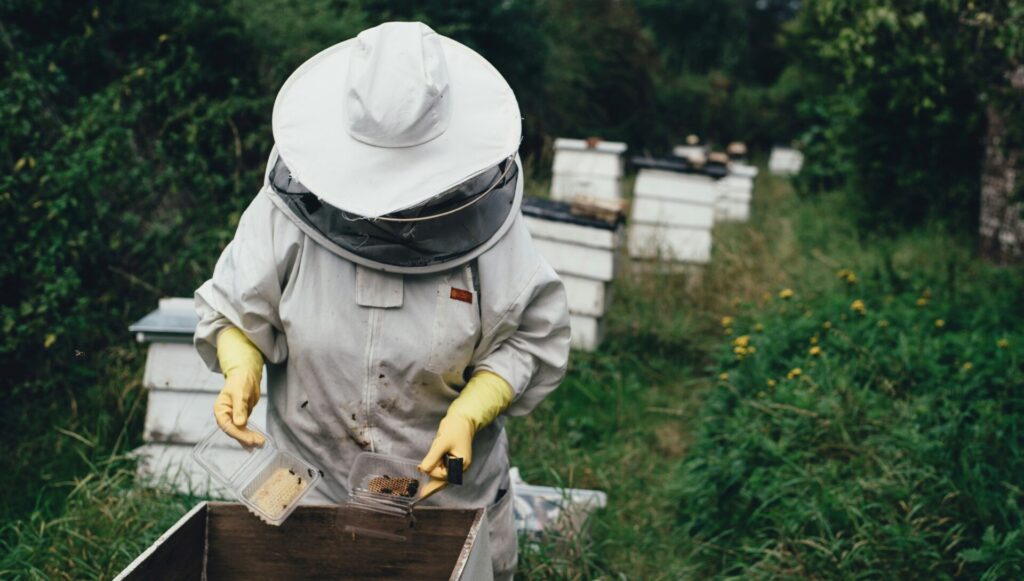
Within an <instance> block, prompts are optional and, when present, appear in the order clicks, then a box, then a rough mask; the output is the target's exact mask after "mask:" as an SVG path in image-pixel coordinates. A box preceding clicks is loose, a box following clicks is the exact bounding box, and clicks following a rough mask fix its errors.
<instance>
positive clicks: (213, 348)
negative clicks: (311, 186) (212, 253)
mask: <svg viewBox="0 0 1024 581" xmlns="http://www.w3.org/2000/svg"><path fill="white" fill-rule="evenodd" d="M301 247H302V236H301V233H300V232H299V231H298V229H297V228H295V227H294V225H292V224H291V223H290V222H288V220H287V218H286V217H285V216H283V215H282V214H281V212H280V211H279V210H278V209H277V208H276V207H274V204H273V202H271V201H270V199H269V198H267V195H266V194H265V193H263V192H261V193H260V194H259V195H257V196H256V198H255V199H254V200H253V201H252V203H251V204H250V205H249V207H248V208H246V210H245V212H244V213H243V214H242V217H241V219H240V220H239V223H238V229H237V230H236V231H235V236H234V238H233V239H232V240H231V242H230V243H228V245H227V246H226V247H225V248H224V252H223V253H222V254H221V255H220V258H219V259H218V260H217V265H216V266H215V267H214V270H213V276H212V277H211V278H210V280H208V281H206V282H205V283H203V285H202V286H200V287H199V289H198V290H196V292H195V306H196V313H197V314H198V315H199V325H198V326H197V327H196V333H195V338H194V341H195V346H196V350H197V351H198V352H199V355H200V357H202V359H203V361H204V362H205V363H206V365H207V366H208V367H209V368H210V369H211V370H213V371H218V372H219V371H220V364H219V363H218V362H217V335H218V334H219V333H220V332H221V330H223V329H224V328H226V327H228V326H234V327H237V328H238V329H240V330H241V331H242V332H243V333H245V335H246V337H248V338H249V340H250V341H252V342H253V344H254V345H256V347H257V348H258V349H259V350H260V352H261V353H262V354H263V358H264V359H266V361H267V362H268V363H281V362H283V361H284V360H285V359H287V357H288V341H287V337H286V336H285V333H284V328H283V325H282V323H281V317H280V314H279V311H278V307H279V305H280V302H281V294H282V292H283V291H284V288H285V285H286V284H287V278H288V275H289V273H290V271H291V269H292V267H293V265H294V264H295V263H296V262H297V258H298V255H299V253H300V251H301Z"/></svg>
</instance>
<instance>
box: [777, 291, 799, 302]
mask: <svg viewBox="0 0 1024 581" xmlns="http://www.w3.org/2000/svg"><path fill="white" fill-rule="evenodd" d="M794 294H795V293H793V289H791V288H784V289H782V290H781V291H779V298H780V299H782V300H784V301H785V300H789V299H791V298H793V295H794Z"/></svg>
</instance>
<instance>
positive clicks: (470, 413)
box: [419, 371, 512, 499]
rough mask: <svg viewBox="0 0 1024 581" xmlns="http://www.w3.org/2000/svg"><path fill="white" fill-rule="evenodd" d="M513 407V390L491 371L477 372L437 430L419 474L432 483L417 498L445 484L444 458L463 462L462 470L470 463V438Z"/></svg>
mask: <svg viewBox="0 0 1024 581" xmlns="http://www.w3.org/2000/svg"><path fill="white" fill-rule="evenodd" d="M510 403H512V386H510V385H509V384H508V382H507V381H505V380H504V379H502V378H501V377H499V376H498V375H496V374H494V373H491V372H490V371H477V372H476V373H474V374H473V377H472V378H471V379H470V380H469V383H467V384H466V387H464V388H463V389H462V393H460V394H459V397H457V398H455V401H453V402H452V404H451V405H450V406H448V413H447V415H445V417H444V419H442V420H441V423H440V425H438V427H437V435H436V436H434V442H433V443H432V444H431V445H430V451H428V452H427V455H426V456H424V457H423V460H422V461H421V462H420V465H419V470H420V471H421V472H424V473H427V474H430V477H431V478H433V480H432V481H431V482H430V483H429V484H427V486H425V487H424V489H423V492H422V494H421V495H420V498H421V499H423V498H426V497H428V496H430V495H431V494H433V493H435V492H437V491H438V490H440V489H441V488H444V485H445V484H447V480H448V473H447V470H446V467H445V464H444V462H442V460H443V459H444V456H445V454H450V455H451V456H454V457H456V458H462V469H463V470H468V469H469V466H470V464H472V463H473V437H474V436H475V435H476V433H477V432H478V431H480V429H481V428H483V427H484V426H486V425H487V424H490V423H491V422H492V421H494V418H496V417H498V414H500V413H501V412H503V411H505V409H506V408H508V406H509V404H510Z"/></svg>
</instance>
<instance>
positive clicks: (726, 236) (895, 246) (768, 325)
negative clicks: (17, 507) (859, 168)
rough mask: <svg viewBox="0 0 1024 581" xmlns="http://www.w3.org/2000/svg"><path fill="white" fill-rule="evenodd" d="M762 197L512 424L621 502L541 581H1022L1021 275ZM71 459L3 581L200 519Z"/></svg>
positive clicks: (535, 451) (109, 471)
mask: <svg viewBox="0 0 1024 581" xmlns="http://www.w3.org/2000/svg"><path fill="white" fill-rule="evenodd" d="M757 192H758V193H757V197H756V198H755V212H754V218H753V221H752V222H751V223H750V224H744V225H741V224H733V225H724V226H719V227H717V230H716V233H715V253H714V260H713V262H712V263H711V264H710V265H709V266H708V267H707V268H706V269H704V271H703V273H701V274H699V275H695V274H692V273H691V274H690V275H689V276H683V275H665V274H658V273H656V272H637V273H632V272H624V273H623V276H621V277H620V280H618V281H616V283H615V302H614V306H613V309H612V311H611V313H610V314H609V321H608V324H609V337H608V339H607V341H606V342H605V344H604V345H603V346H602V348H601V349H600V351H599V352H597V353H594V354H576V355H575V356H574V358H573V360H572V364H571V369H570V371H569V374H568V377H567V379H566V381H565V383H564V384H563V385H562V387H561V388H560V389H559V390H558V391H557V392H555V393H554V394H553V395H552V396H551V397H550V398H549V399H548V400H547V401H545V402H544V403H543V404H542V405H541V406H540V407H539V408H538V410H537V411H536V412H535V413H534V414H532V415H530V416H528V417H526V418H522V419H516V420H513V421H511V422H510V423H509V429H510V433H511V440H512V451H513V463H514V464H516V465H518V466H520V468H521V470H522V473H523V476H524V477H525V478H526V480H528V481H529V482H532V483H538V484H548V485H560V486H568V487H579V488H597V489H601V490H604V491H606V492H607V493H608V507H607V508H606V509H604V510H602V511H599V512H598V513H596V514H595V515H594V516H593V517H592V519H591V522H590V528H589V531H588V532H589V534H587V535H585V536H563V537H550V538H548V539H547V540H546V541H545V542H543V543H541V544H539V545H531V546H530V547H528V548H524V550H523V551H522V554H521V561H520V573H521V576H522V577H523V578H529V579H626V578H628V579H678V578H830V579H831V578H837V579H854V578H891V577H893V576H898V575H902V576H908V577H913V578H922V577H926V578H941V577H963V578H979V577H984V578H989V579H1001V578H1013V577H1019V576H1020V572H1021V569H1020V568H1021V562H1022V555H1024V549H1022V538H1024V534H1021V533H1020V529H1021V506H1022V503H1024V497H1022V493H1021V489H1020V488H1019V487H1020V486H1021V484H1020V475H1021V474H1024V463H1022V460H1021V458H1022V456H1021V448H1022V430H1021V427H1022V426H1021V424H1020V422H1021V420H1020V419H1019V418H1020V417H1022V413H1021V412H1024V409H1022V407H1024V404H1022V400H1021V398H1022V397H1024V377H1022V370H1021V361H1022V347H1024V320H1022V319H1024V304H1022V297H1024V293H1022V292H1021V291H1022V290H1024V278H1022V276H1021V274H1020V272H1018V271H1008V270H996V269H993V268H990V267H988V266H986V265H983V264H979V263H977V262H975V261H973V259H972V256H971V253H970V252H969V242H966V241H963V240H958V239H956V238H955V237H951V236H949V235H948V234H947V233H945V232H942V231H919V232H913V233H909V234H906V235H904V236H901V237H899V238H895V239H893V238H878V239H868V238H863V237H862V236H861V235H860V234H858V232H857V230H856V229H855V228H854V225H853V222H852V220H851V219H849V218H848V217H847V216H846V215H845V213H844V212H843V208H844V207H845V206H844V203H843V200H842V198H841V197H838V196H825V197H820V198H815V199H803V200H802V199H798V198H797V197H796V196H795V195H794V194H793V192H792V190H791V189H790V188H789V185H788V182H786V181H784V180H777V179H773V178H771V177H770V176H764V177H762V178H760V179H759V182H758V189H757ZM840 269H851V270H852V271H853V272H855V273H856V275H857V279H858V280H857V284H856V285H854V286H850V285H848V284H847V283H846V282H845V281H843V280H840V279H839V278H837V276H836V272H837V271H838V270H840ZM785 288H789V289H792V290H793V291H794V296H793V297H792V298H791V299H789V300H781V299H779V298H778V293H779V292H780V291H781V290H782V289H785ZM926 290H927V292H928V294H929V296H930V298H929V300H928V304H927V305H923V306H920V307H919V306H918V305H917V304H916V303H917V299H918V298H921V297H922V295H923V294H924V293H925V291H926ZM857 299H862V300H864V302H865V306H866V308H865V312H864V314H863V315H861V314H859V313H857V312H855V311H853V310H851V303H852V302H853V301H854V300H857ZM726 316H728V317H731V318H732V321H731V323H730V324H729V325H728V326H727V327H724V326H723V325H722V318H723V317H726ZM936 319H943V321H944V326H943V327H941V328H939V327H937V326H936V325H935V320H936ZM883 320H884V321H885V322H886V324H884V325H880V322H881V321H883ZM826 321H828V322H829V323H830V325H829V328H828V329H825V328H824V327H823V325H824V323H825V322H826ZM758 325H760V327H758ZM759 329H760V330H759ZM743 335H747V336H749V339H748V340H747V343H746V344H747V345H748V347H749V346H750V345H752V346H754V347H755V349H756V351H755V352H754V353H753V354H750V353H747V354H746V355H745V356H744V357H743V358H742V359H737V357H736V353H735V347H736V343H735V341H736V339H737V338H738V337H740V336H743ZM812 338H814V340H815V341H817V343H816V346H818V347H820V348H821V351H822V353H821V354H819V355H812V354H811V353H810V349H811V348H812V347H814V346H815V345H813V344H812V343H811V340H812ZM1001 339H1005V340H1006V341H1007V342H1006V344H1005V347H1001V345H1003V343H1000V342H999V341H1000V340H1001ZM740 343H741V344H742V343H743V341H742V340H741V341H740ZM126 360H130V357H127V358H126ZM968 361H970V362H971V366H969V369H965V368H964V364H965V363H967V362H968ZM131 365H133V364H130V365H128V366H127V368H131ZM794 367H800V368H801V370H802V373H801V375H800V376H799V377H794V378H792V379H787V375H788V374H789V372H790V371H791V370H792V369H793V368H794ZM723 373H727V374H728V376H727V378H725V377H724V376H721V374H723ZM115 376H116V374H115ZM118 377H119V379H117V380H115V381H112V382H111V384H110V385H118V384H120V385H121V387H120V388H118V389H120V391H121V392H126V390H127V391H128V392H130V391H131V389H135V388H134V387H133V388H126V387H124V384H125V381H126V380H125V378H124V377H123V376H118ZM769 379H770V380H773V381H774V382H775V384H774V387H771V386H769V384H768V380H769ZM97 389H101V388H97ZM103 389H110V390H113V389H114V388H113V387H108V388H103ZM129 399H130V398H128V397H127V396H126V397H125V401H128V400H129ZM124 413H125V414H126V415H128V416H131V414H130V413H128V412H127V411H126V412H124ZM97 421H99V420H97ZM133 421H137V420H133ZM128 433H132V431H131V430H129V432H128ZM53 439H54V440H58V439H59V440H63V441H65V444H63V446H64V448H62V452H61V454H63V455H65V456H68V455H71V454H73V455H74V457H75V458H77V462H79V463H81V464H82V465H85V466H86V467H87V470H85V471H82V472H80V474H81V476H79V477H78V478H77V479H69V481H68V482H66V483H64V484H60V483H56V484H51V488H52V489H53V490H57V491H61V492H62V493H64V492H65V491H66V490H69V491H70V493H69V494H67V495H66V496H67V499H66V500H65V501H64V502H63V504H61V505H59V506H51V505H49V504H48V505H46V506H42V507H40V508H39V509H38V510H36V511H34V513H33V514H32V515H30V516H29V517H27V518H25V519H21V520H18V521H15V522H12V523H9V524H8V525H7V526H6V527H5V528H4V529H3V531H2V533H0V542H2V543H3V545H0V555H2V556H0V577H3V578H38V579H44V578H82V577H84V578H90V577H109V576H110V575H111V574H112V573H114V572H116V571H118V570H119V569H120V568H121V567H123V566H124V565H125V564H127V563H128V562H129V561H130V560H131V558H132V557H133V556H135V555H136V554H138V553H139V552H140V551H141V550H142V549H143V548H144V547H145V546H147V545H148V544H149V543H150V542H152V540H153V539H154V538H155V537H156V536H157V535H158V534H159V533H160V532H161V531H162V530H164V529H165V528H166V527H167V526H169V524H170V523H172V522H174V520H176V519H177V518H178V517H179V516H180V515H181V514H182V513H183V512H184V511H185V510H186V509H187V508H188V507H189V506H190V505H191V504H192V502H193V499H190V498H185V497H179V496H174V495H167V494H161V493H156V492H152V491H144V490H140V489H137V488H135V486H134V484H133V482H132V478H131V466H130V462H129V461H127V460H126V459H124V458H122V457H119V456H117V455H116V454H115V457H114V459H111V460H108V461H103V462H98V461H96V460H95V458H97V457H100V456H101V455H102V454H103V453H106V454H108V455H109V450H107V451H106V452H105V451H104V450H103V448H104V445H102V444H98V443H96V442H95V441H94V440H93V439H92V438H91V437H84V438H81V439H76V438H74V437H72V436H69V435H65V434H56V433H55V434H54V435H53ZM81 440H84V441H85V443H83V442H82V441H81ZM90 443H91V444H92V446H91V447H90V445H89V444H90ZM130 445H133V443H132V442H128V444H127V445H125V444H121V445H120V446H119V447H120V448H126V447H130ZM55 461H57V460H53V459H51V460H50V462H51V463H52V462H55Z"/></svg>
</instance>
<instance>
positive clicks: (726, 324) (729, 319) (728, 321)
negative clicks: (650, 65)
mask: <svg viewBox="0 0 1024 581" xmlns="http://www.w3.org/2000/svg"><path fill="white" fill-rule="evenodd" d="M722 326H723V327H731V326H732V317H729V316H726V317H722Z"/></svg>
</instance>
